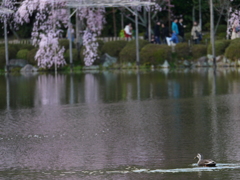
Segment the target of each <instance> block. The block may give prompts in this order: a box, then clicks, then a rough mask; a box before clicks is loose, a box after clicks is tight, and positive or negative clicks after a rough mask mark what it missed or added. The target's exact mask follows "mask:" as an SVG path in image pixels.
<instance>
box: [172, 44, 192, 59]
mask: <svg viewBox="0 0 240 180" xmlns="http://www.w3.org/2000/svg"><path fill="white" fill-rule="evenodd" d="M175 51H176V54H177V58H178V59H188V58H189V56H190V48H189V45H188V43H178V44H177V45H176V46H175Z"/></svg>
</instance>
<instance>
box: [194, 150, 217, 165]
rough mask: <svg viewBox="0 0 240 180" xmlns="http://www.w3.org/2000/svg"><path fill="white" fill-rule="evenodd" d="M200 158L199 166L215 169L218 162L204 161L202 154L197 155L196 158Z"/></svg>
mask: <svg viewBox="0 0 240 180" xmlns="http://www.w3.org/2000/svg"><path fill="white" fill-rule="evenodd" d="M196 158H198V162H197V164H198V166H206V167H215V166H216V162H215V161H213V160H211V159H202V158H203V156H202V155H201V154H199V153H198V154H197V156H196V157H195V158H194V159H196Z"/></svg>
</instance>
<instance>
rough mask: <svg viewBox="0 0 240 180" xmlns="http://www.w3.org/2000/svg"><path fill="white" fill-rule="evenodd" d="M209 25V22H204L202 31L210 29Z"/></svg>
mask: <svg viewBox="0 0 240 180" xmlns="http://www.w3.org/2000/svg"><path fill="white" fill-rule="evenodd" d="M210 26H211V24H210V23H209V22H208V23H206V24H204V26H203V30H204V31H210Z"/></svg>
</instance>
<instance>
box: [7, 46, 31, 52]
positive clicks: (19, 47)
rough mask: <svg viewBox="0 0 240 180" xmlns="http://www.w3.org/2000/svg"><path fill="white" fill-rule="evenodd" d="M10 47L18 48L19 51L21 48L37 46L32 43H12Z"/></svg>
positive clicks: (29, 48)
mask: <svg viewBox="0 0 240 180" xmlns="http://www.w3.org/2000/svg"><path fill="white" fill-rule="evenodd" d="M9 46H10V47H14V48H16V50H17V51H19V50H21V49H27V50H29V51H30V50H32V49H34V48H35V47H34V46H33V45H31V44H10V45H9Z"/></svg>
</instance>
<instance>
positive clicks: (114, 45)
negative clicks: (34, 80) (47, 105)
mask: <svg viewBox="0 0 240 180" xmlns="http://www.w3.org/2000/svg"><path fill="white" fill-rule="evenodd" d="M97 42H98V44H99V46H98V57H99V58H97V59H96V60H95V62H94V64H93V67H92V68H91V67H88V68H86V67H84V55H83V51H84V47H81V48H80V49H79V50H77V49H76V47H75V46H73V50H72V53H73V64H72V65H73V70H82V69H109V68H113V69H121V68H122V69H126V68H129V69H131V68H137V65H136V43H135V40H131V41H125V40H119V41H111V42H105V43H104V42H103V41H101V40H98V41H97ZM59 44H60V46H63V47H64V48H65V53H64V57H65V60H66V62H67V65H66V66H64V67H61V68H59V69H58V70H63V71H68V70H70V69H71V67H70V58H69V42H68V40H66V39H62V40H59ZM239 49H240V38H238V39H234V40H217V41H216V42H215V51H216V60H217V66H240V62H239V60H240V51H239ZM37 50H38V49H37V48H36V47H34V46H32V45H30V44H24V45H23V44H9V59H10V62H11V61H12V62H14V63H12V64H13V67H11V68H10V70H12V71H19V70H20V69H21V68H22V67H23V66H24V65H26V64H29V65H32V66H33V67H36V68H35V70H36V69H37V70H43V71H44V70H45V69H38V68H37V61H35V60H34V56H35V55H36V52H37ZM139 51H140V64H139V67H140V68H166V67H191V66H212V65H213V57H212V55H211V52H212V45H211V44H206V43H205V42H204V43H201V44H191V43H189V42H183V43H179V44H176V45H175V46H167V45H165V44H160V45H159V44H151V43H149V42H148V41H146V40H141V39H140V40H139ZM16 59H17V60H20V62H21V63H18V61H16ZM5 64H6V60H5V46H4V45H0V69H1V70H2V71H4V69H5ZM10 64H11V63H10ZM53 69H54V67H52V69H50V70H53ZM47 70H49V69H47Z"/></svg>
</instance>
